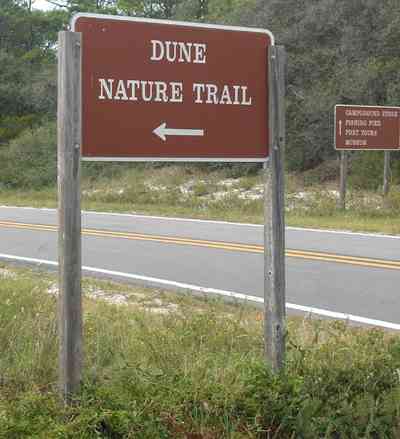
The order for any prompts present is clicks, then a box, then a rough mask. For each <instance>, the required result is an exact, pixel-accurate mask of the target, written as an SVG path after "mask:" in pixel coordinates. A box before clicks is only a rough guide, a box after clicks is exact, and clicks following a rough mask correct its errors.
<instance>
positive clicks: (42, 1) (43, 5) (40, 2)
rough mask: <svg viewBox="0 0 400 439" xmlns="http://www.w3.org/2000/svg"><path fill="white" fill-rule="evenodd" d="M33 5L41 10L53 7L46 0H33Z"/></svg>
mask: <svg viewBox="0 0 400 439" xmlns="http://www.w3.org/2000/svg"><path fill="white" fill-rule="evenodd" d="M33 7H34V8H35V9H42V10H43V11H47V10H49V9H54V6H53V5H51V4H50V3H48V2H47V1H46V0H35V3H34V4H33Z"/></svg>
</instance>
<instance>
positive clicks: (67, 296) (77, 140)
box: [57, 32, 82, 403]
mask: <svg viewBox="0 0 400 439" xmlns="http://www.w3.org/2000/svg"><path fill="white" fill-rule="evenodd" d="M58 36H59V40H58V44H59V47H58V57H59V58H58V114H57V121H58V127H57V129H58V139H57V142H58V218H59V231H58V264H59V298H58V306H59V308H58V330H59V340H60V347H59V386H60V392H61V396H62V398H63V399H64V401H65V402H66V403H69V402H70V398H71V396H72V394H73V393H75V392H76V391H77V390H78V389H79V385H80V382H81V374H82V372H81V369H82V299H81V206H80V147H81V35H80V34H79V33H75V32H59V34H58Z"/></svg>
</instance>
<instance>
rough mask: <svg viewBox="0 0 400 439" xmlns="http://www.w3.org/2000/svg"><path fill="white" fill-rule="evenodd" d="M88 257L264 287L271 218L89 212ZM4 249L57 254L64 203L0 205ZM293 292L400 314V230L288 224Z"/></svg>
mask: <svg viewBox="0 0 400 439" xmlns="http://www.w3.org/2000/svg"><path fill="white" fill-rule="evenodd" d="M82 218H83V235H82V236H83V243H82V248H83V264H84V265H86V266H91V267H97V268H101V269H106V270H112V271H118V272H124V273H129V274H135V275H140V276H147V277H155V278H159V279H164V280H169V281H176V282H181V283H187V284H192V285H197V286H200V287H206V288H215V289H219V290H225V291H233V292H237V293H244V294H247V295H250V296H258V297H262V294H263V227H262V226H260V225H251V224H235V223H225V222H218V221H199V220H185V219H173V218H159V217H148V216H137V215H123V214H107V213H94V212H84V213H83V216H82ZM0 253H2V254H8V255H15V256H18V257H28V258H37V259H44V260H50V261H56V259H57V213H56V211H55V210H52V209H33V208H13V207H0ZM286 256H287V301H288V302H291V303H294V304H298V305H304V306H311V307H316V308H322V309H326V310H330V311H336V312H341V313H346V314H355V315H358V316H363V317H368V318H370V319H378V320H384V321H389V322H394V323H397V324H400V312H399V311H398V309H399V304H400V237H398V236H384V235H367V234H357V233H348V232H330V231H322V230H307V229H296V228H290V227H289V228H287V231H286Z"/></svg>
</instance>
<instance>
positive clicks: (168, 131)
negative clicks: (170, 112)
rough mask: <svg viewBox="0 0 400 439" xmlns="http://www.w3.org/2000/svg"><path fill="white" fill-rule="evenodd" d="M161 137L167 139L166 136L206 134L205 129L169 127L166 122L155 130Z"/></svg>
mask: <svg viewBox="0 0 400 439" xmlns="http://www.w3.org/2000/svg"><path fill="white" fill-rule="evenodd" d="M153 133H154V134H155V135H156V136H158V137H159V138H160V139H162V140H164V142H165V141H166V140H167V138H166V136H204V130H191V129H187V128H180V129H178V128H167V124H166V122H163V123H162V124H161V125H160V126H159V127H157V128H155V129H154V130H153Z"/></svg>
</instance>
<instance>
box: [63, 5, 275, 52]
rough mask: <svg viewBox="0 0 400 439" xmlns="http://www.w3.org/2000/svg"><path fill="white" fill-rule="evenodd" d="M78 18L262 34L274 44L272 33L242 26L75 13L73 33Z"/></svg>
mask: <svg viewBox="0 0 400 439" xmlns="http://www.w3.org/2000/svg"><path fill="white" fill-rule="evenodd" d="M80 17H87V18H99V19H101V20H119V21H136V22H140V23H153V24H167V25H173V26H186V27H187V26H191V27H199V28H203V29H220V30H228V31H239V32H253V33H262V34H267V35H268V36H269V38H270V41H271V46H273V45H274V44H275V38H274V36H273V34H272V32H271V31H270V30H268V29H261V28H256V27H243V26H227V25H222V24H209V23H193V22H189V21H173V20H156V19H154V18H142V17H126V16H121V15H105V14H90V13H77V14H75V15H74V16H73V17H72V18H71V21H70V26H71V30H72V32H75V24H76V21H77V20H78V19H79V18H80Z"/></svg>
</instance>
